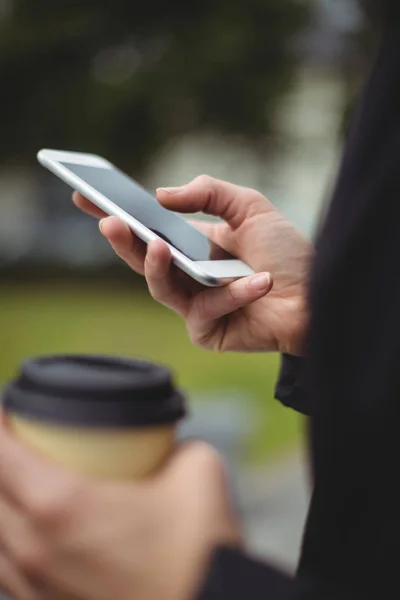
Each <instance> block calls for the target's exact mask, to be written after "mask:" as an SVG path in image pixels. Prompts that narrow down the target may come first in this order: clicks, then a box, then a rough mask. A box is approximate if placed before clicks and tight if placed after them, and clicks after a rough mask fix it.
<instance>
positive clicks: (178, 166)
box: [0, 0, 376, 568]
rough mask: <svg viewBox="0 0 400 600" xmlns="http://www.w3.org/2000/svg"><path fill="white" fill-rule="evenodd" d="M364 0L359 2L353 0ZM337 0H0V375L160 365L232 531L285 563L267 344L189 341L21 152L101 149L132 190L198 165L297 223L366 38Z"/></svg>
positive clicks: (286, 462) (291, 435) (291, 482)
mask: <svg viewBox="0 0 400 600" xmlns="http://www.w3.org/2000/svg"><path fill="white" fill-rule="evenodd" d="M366 8H367V10H365V9H366ZM368 12H369V11H368V2H365V3H360V2H357V1H356V0H247V1H246V2H241V1H236V0H229V1H228V0H203V1H202V2H187V1H184V0H169V2H161V1H156V2H151V3H150V2H147V3H146V2H143V3H138V2H133V1H132V0H113V2H109V1H108V0H107V1H106V0H96V1H93V0H79V1H77V0H68V1H67V0H57V2H54V1H50V0H35V2H32V1H31V2H30V1H29V0H25V1H24V0H0V333H1V340H2V344H1V346H2V349H1V351H0V352H1V360H0V384H1V383H2V382H4V381H5V380H7V379H8V378H10V377H11V376H12V375H13V374H14V373H15V371H16V369H17V366H18V364H19V363H20V361H21V360H23V359H24V357H26V356H31V355H37V354H43V353H56V352H63V353H64V352H96V353H113V354H126V355H136V356H140V357H145V358H149V359H152V360H155V361H160V362H162V363H164V364H167V365H168V366H170V367H171V368H173V370H174V372H175V374H176V377H177V379H178V381H179V383H180V385H181V386H182V387H183V388H184V389H185V390H187V393H188V396H189V397H190V398H191V401H192V406H193V417H192V419H191V420H190V421H189V422H188V423H187V425H185V428H186V429H184V432H183V433H195V434H196V435H199V434H200V435H204V436H205V437H208V438H210V439H211V441H213V442H214V443H215V444H216V445H217V446H218V447H220V449H221V450H222V451H223V452H224V454H225V456H226V458H227V461H228V464H229V466H230V468H231V470H232V471H234V472H235V474H236V480H237V489H238V502H239V504H240V507H241V508H242V510H243V515H244V518H245V523H246V527H247V532H248V539H249V545H250V547H251V548H252V549H253V550H254V551H256V552H259V553H261V554H267V555H270V556H272V557H273V558H275V559H276V560H277V561H280V562H281V563H282V564H284V565H285V566H287V567H288V568H293V566H294V564H295V561H296V558H297V553H298V546H299V540H300V532H301V526H302V521H303V519H304V514H305V510H306V504H307V484H306V479H307V477H306V474H305V472H306V467H305V466H304V465H305V462H306V461H304V460H303V459H302V457H303V451H302V444H301V442H300V440H301V438H302V435H303V428H304V427H303V423H302V422H301V420H300V419H299V417H297V416H296V415H295V414H294V413H293V412H292V411H289V410H287V409H284V408H282V407H281V406H280V405H279V404H278V403H277V402H276V401H274V400H273V388H274V383H275V379H276V373H277V368H278V362H279V358H278V357H277V356H275V355H268V356H266V355H251V356H244V355H238V354H235V355H218V356H215V355H213V354H211V353H208V352H205V351H201V350H199V349H196V348H193V347H192V346H191V345H190V343H189V341H188V339H187V336H186V332H185V327H184V324H183V323H182V321H181V320H180V319H179V318H178V317H176V316H175V315H174V314H172V313H171V312H170V311H168V310H167V309H165V308H163V307H161V306H159V305H157V304H156V303H155V302H154V301H152V299H151V298H150V297H149V295H148V293H147V291H146V289H145V287H144V285H143V282H142V280H141V279H140V278H139V277H138V276H136V275H134V274H133V273H132V272H130V271H129V269H128V268H127V267H125V266H124V265H122V264H120V263H119V261H118V260H117V259H116V258H115V257H114V255H113V253H112V251H111V249H110V248H109V246H108V245H107V243H106V242H105V240H104V239H103V238H102V236H101V235H99V233H98V229H97V224H96V222H95V221H94V220H93V219H91V218H90V217H87V216H85V215H82V214H80V213H79V212H78V211H77V210H76V209H75V208H74V207H73V205H72V203H71V201H70V196H71V191H70V190H69V189H68V188H67V186H65V185H64V184H62V183H61V182H59V181H58V180H57V179H56V178H55V177H54V176H52V175H50V174H48V173H47V172H46V171H45V170H44V169H43V168H41V167H39V166H38V165H37V163H36V153H37V151H38V150H39V149H40V148H42V147H48V148H57V149H65V150H76V151H88V152H93V153H96V154H100V155H104V156H105V157H106V158H108V159H110V160H111V161H113V162H115V163H116V164H117V166H119V167H120V168H122V169H124V170H126V171H127V172H128V173H129V174H131V175H133V176H134V177H135V178H136V179H138V180H139V181H140V182H142V183H144V184H145V185H146V186H147V187H148V188H149V189H154V188H155V187H158V186H167V185H179V184H182V183H184V182H187V181H189V180H190V179H191V178H193V177H195V176H196V175H199V174H201V173H207V174H210V175H212V176H215V177H219V178H223V179H227V180H230V181H233V182H235V183H238V184H241V185H246V186H251V187H256V188H258V189H259V190H261V191H262V192H263V193H265V194H266V195H267V196H268V197H269V199H270V200H272V201H273V202H274V203H275V204H276V205H277V206H278V207H279V209H280V210H282V211H283V212H284V213H285V214H286V215H287V216H288V217H289V218H290V219H292V220H293V221H294V222H295V223H296V224H297V225H298V226H299V227H300V228H301V229H302V230H303V231H304V232H305V233H306V234H307V235H308V236H310V237H313V236H314V234H315V231H316V228H317V226H318V223H319V221H320V218H321V216H322V214H323V209H324V206H325V200H326V199H327V198H329V193H330V188H331V185H332V182H333V179H334V176H335V173H336V170H337V163H338V160H339V157H340V147H341V145H342V141H343V138H344V136H345V133H346V130H347V124H348V121H349V116H350V115H351V112H352V109H353V106H354V99H355V98H356V95H357V93H358V90H359V87H360V85H361V84H362V82H363V80H364V78H365V74H366V72H367V70H368V68H369V64H370V58H371V55H372V54H373V52H374V48H375V45H376V39H375V35H374V34H373V32H372V31H371V21H370V18H369V17H368Z"/></svg>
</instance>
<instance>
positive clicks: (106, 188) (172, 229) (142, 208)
mask: <svg viewBox="0 0 400 600" xmlns="http://www.w3.org/2000/svg"><path fill="white" fill-rule="evenodd" d="M60 164H63V166H65V167H66V168H67V169H68V170H69V171H71V173H74V174H75V175H77V176H78V177H79V178H80V179H82V180H83V181H85V182H86V183H88V184H89V185H90V186H91V187H92V188H94V189H95V190H97V191H98V192H100V193H101V194H102V195H103V196H105V197H106V198H107V199H108V200H110V201H111V202H114V204H116V205H117V206H119V207H120V208H122V209H123V210H124V211H125V212H127V213H128V214H129V215H131V216H132V217H134V218H135V219H137V220H138V221H139V222H140V223H142V224H143V225H144V226H145V227H147V228H148V229H150V230H151V231H153V232H154V233H156V234H157V235H158V236H160V237H161V238H162V239H164V240H165V241H167V242H168V243H169V244H171V246H174V247H175V248H176V249H177V250H179V251H180V252H182V254H184V255H185V256H187V257H188V258H190V259H191V260H193V261H203V260H232V259H233V258H234V257H233V256H231V255H230V254H228V253H227V252H225V250H223V249H222V248H220V247H219V246H217V245H216V244H214V243H213V242H211V240H209V239H208V237H206V236H205V235H203V234H202V233H201V232H200V231H198V230H197V229H196V228H195V227H193V225H190V223H188V222H187V221H186V220H185V219H184V218H183V217H181V216H179V215H176V214H175V213H173V212H171V211H169V210H167V209H165V208H163V207H162V206H161V205H160V204H159V203H158V202H157V200H156V198H154V196H152V195H151V194H150V193H149V192H147V191H146V190H145V189H144V188H142V187H141V186H140V185H138V184H137V183H135V182H134V181H133V180H132V179H131V178H130V177H128V176H127V175H125V173H122V171H119V170H118V169H116V168H112V169H102V168H98V167H91V166H86V165H77V164H73V163H60Z"/></svg>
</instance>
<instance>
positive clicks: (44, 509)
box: [27, 484, 82, 529]
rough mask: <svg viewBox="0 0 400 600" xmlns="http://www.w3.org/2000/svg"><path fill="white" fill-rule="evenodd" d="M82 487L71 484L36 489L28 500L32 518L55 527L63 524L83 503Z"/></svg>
mask: <svg viewBox="0 0 400 600" xmlns="http://www.w3.org/2000/svg"><path fill="white" fill-rule="evenodd" d="M81 501H82V499H81V488H80V486H77V485H72V484H70V485H69V486H68V487H63V488H58V489H55V490H53V491H48V490H47V491H46V490H44V491H42V490H36V491H35V492H34V493H33V494H32V495H31V497H30V498H29V499H28V500H27V506H28V511H29V514H30V517H31V519H32V520H33V521H34V522H36V523H38V524H39V525H41V526H50V527H52V528H53V529H54V528H55V527H56V526H58V525H60V526H61V525H63V524H64V523H65V522H66V521H67V520H69V518H70V516H71V515H72V514H73V513H74V511H75V509H76V507H77V506H79V505H80V504H81Z"/></svg>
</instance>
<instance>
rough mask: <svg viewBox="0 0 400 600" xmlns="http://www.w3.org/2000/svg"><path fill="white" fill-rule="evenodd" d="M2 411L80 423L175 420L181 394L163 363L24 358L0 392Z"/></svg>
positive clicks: (180, 409)
mask: <svg viewBox="0 0 400 600" xmlns="http://www.w3.org/2000/svg"><path fill="white" fill-rule="evenodd" d="M3 405H4V409H5V411H6V412H7V413H12V414H18V415H21V416H25V417H29V418H32V419H35V420H40V421H50V422H53V423H58V424H65V425H68V424H69V425H82V426H85V427H88V426H93V427H96V426H98V427H132V426H149V425H160V424H167V423H174V422H176V421H178V420H179V419H181V418H182V417H183V416H184V415H185V401H184V397H183V395H182V394H181V393H180V392H179V391H178V390H177V389H176V388H175V386H174V383H173V380H172V377H171V373H170V372H169V371H168V370H167V369H165V368H164V367H160V366H158V365H154V364H152V363H147V362H143V361H139V360H134V359H125V358H117V357H111V356H79V355H70V356H68V355H67V356H48V357H42V358H37V359H32V360H29V361H26V362H25V363H23V365H22V367H21V371H20V373H19V375H18V377H17V378H16V379H15V380H14V381H12V382H11V383H9V384H8V385H7V386H6V388H5V392H4V395H3Z"/></svg>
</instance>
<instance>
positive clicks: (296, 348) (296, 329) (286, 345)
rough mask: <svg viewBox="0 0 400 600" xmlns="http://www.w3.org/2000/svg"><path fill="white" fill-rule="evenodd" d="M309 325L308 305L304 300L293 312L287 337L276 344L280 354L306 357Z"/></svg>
mask: <svg viewBox="0 0 400 600" xmlns="http://www.w3.org/2000/svg"><path fill="white" fill-rule="evenodd" d="M309 323H310V315H309V310H308V304H307V303H306V300H305V299H302V300H301V301H299V302H298V303H297V306H296V307H295V310H294V311H293V314H292V317H291V327H290V331H289V335H287V336H286V337H283V339H282V340H281V341H280V342H279V344H278V350H279V352H280V354H290V355H292V356H299V357H302V358H305V357H306V356H307V339H308V331H309Z"/></svg>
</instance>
